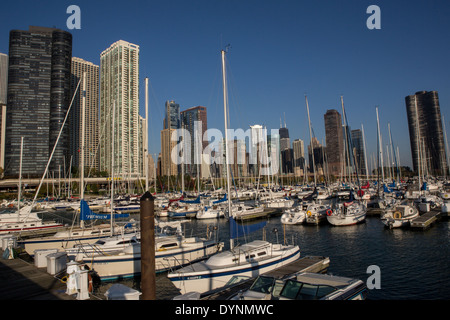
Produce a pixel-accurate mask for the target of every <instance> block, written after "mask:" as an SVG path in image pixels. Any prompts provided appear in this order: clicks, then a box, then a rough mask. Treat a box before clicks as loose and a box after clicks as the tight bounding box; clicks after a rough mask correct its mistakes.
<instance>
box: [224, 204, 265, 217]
mask: <svg viewBox="0 0 450 320" xmlns="http://www.w3.org/2000/svg"><path fill="white" fill-rule="evenodd" d="M228 211H229V210H228V208H226V209H225V214H226V215H227V216H228V217H232V218H233V219H236V220H241V219H245V218H248V217H254V216H262V215H263V214H264V207H263V206H261V205H247V204H244V203H237V204H234V203H233V204H232V206H231V214H230V213H229V212H228Z"/></svg>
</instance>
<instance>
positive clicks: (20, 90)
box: [5, 26, 72, 176]
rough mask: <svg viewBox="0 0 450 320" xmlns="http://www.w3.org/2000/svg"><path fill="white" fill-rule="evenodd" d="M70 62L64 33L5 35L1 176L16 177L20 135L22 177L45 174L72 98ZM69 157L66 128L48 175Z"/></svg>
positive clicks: (69, 44)
mask: <svg viewBox="0 0 450 320" xmlns="http://www.w3.org/2000/svg"><path fill="white" fill-rule="evenodd" d="M71 58H72V35H71V34H70V33H69V32H66V31H63V30H59V29H53V28H44V27H33V26H30V27H29V30H28V31H22V30H12V31H11V32H10V38H9V73H8V101H7V111H6V134H5V176H18V174H19V161H20V143H21V137H24V152H23V165H22V167H23V169H22V174H23V175H29V176H40V175H42V174H43V173H44V171H45V167H46V165H47V162H48V160H49V157H50V154H51V152H52V150H53V147H54V145H55V143H56V141H57V138H58V135H59V132H60V129H61V125H62V124H63V121H64V118H65V116H66V113H67V110H68V107H69V104H70V100H71V96H70V65H71ZM68 154H69V126H68V125H67V124H66V125H65V126H64V129H63V131H62V133H61V137H60V139H59V142H58V145H57V147H56V149H55V152H54V155H53V158H52V162H51V163H50V167H49V171H50V172H51V171H55V170H58V169H59V168H62V167H63V165H64V161H65V157H67V156H68Z"/></svg>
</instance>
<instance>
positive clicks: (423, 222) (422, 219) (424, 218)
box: [411, 209, 441, 229]
mask: <svg viewBox="0 0 450 320" xmlns="http://www.w3.org/2000/svg"><path fill="white" fill-rule="evenodd" d="M440 214H441V212H440V210H436V209H435V210H430V211H428V212H426V213H424V214H422V215H421V216H419V217H417V218H415V219H414V220H412V221H411V228H413V229H427V228H428V227H430V226H431V225H432V224H433V223H434V222H435V221H437V220H438V219H439V217H440Z"/></svg>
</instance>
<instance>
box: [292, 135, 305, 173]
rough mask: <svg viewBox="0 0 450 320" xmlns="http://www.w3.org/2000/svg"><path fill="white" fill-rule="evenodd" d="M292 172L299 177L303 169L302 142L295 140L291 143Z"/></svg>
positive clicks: (303, 145) (303, 148) (303, 152)
mask: <svg viewBox="0 0 450 320" xmlns="http://www.w3.org/2000/svg"><path fill="white" fill-rule="evenodd" d="M292 150H293V167H294V168H293V171H294V174H295V175H301V174H302V173H303V170H304V168H305V166H304V163H305V144H304V142H303V140H301V139H296V140H294V141H293V142H292Z"/></svg>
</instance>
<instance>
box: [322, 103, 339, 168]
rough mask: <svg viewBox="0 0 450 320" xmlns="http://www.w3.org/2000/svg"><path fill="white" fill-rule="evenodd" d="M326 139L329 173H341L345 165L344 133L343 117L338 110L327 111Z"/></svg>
mask: <svg viewBox="0 0 450 320" xmlns="http://www.w3.org/2000/svg"><path fill="white" fill-rule="evenodd" d="M323 117H324V121H325V141H326V157H327V164H328V173H329V174H330V175H335V176H337V175H340V174H341V171H342V168H343V166H344V134H343V131H342V119H341V115H340V113H339V112H338V111H336V110H334V109H331V110H327V112H326V113H325V115H324V116H323Z"/></svg>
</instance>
